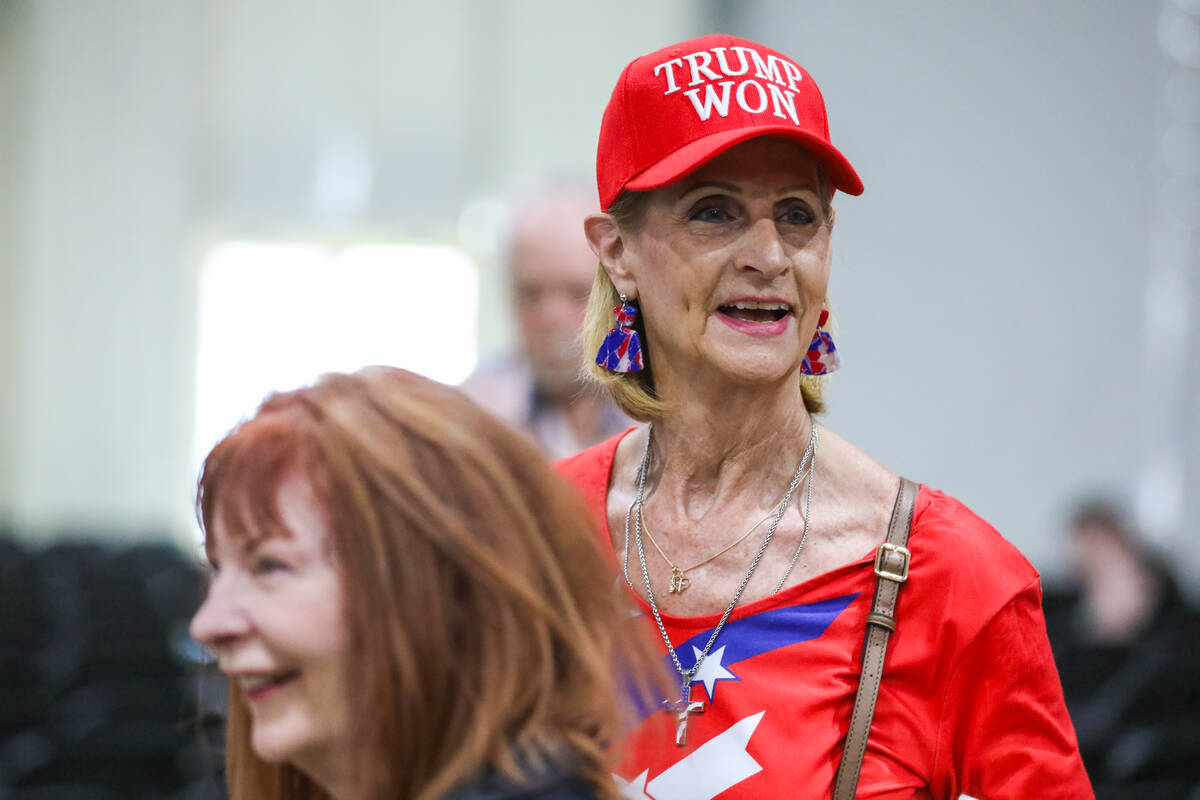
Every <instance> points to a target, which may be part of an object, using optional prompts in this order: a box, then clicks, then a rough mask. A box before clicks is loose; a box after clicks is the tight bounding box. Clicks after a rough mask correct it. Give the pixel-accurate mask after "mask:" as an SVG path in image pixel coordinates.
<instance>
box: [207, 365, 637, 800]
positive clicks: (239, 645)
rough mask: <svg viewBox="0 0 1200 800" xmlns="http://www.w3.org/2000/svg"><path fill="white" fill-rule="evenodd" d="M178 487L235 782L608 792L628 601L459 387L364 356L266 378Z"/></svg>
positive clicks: (451, 792)
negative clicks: (366, 361) (309, 377)
mask: <svg viewBox="0 0 1200 800" xmlns="http://www.w3.org/2000/svg"><path fill="white" fill-rule="evenodd" d="M197 503H198V508H199V514H200V518H201V521H202V525H203V528H204V532H205V548H206V551H207V553H208V556H209V558H210V560H211V562H212V567H213V574H212V581H211V585H210V588H209V590H208V595H207V598H206V599H205V601H204V603H203V605H202V606H201V608H200V609H199V610H198V611H197V613H196V615H195V618H194V619H193V620H192V634H193V636H194V637H195V639H196V640H197V641H199V642H201V643H202V644H204V645H205V646H206V647H207V648H209V649H210V650H211V651H212V653H214V654H215V655H216V658H217V661H218V664H219V666H220V669H221V671H222V672H223V673H225V675H226V676H227V678H228V683H229V698H230V699H229V717H228V731H227V748H226V774H227V783H228V786H229V790H230V794H231V796H232V797H233V798H234V800H272V799H273V798H316V797H332V798H335V800H347V799H348V798H354V800H384V799H385V798H386V799H387V800H395V798H420V799H421V800H431V799H432V798H442V797H453V798H458V799H459V800H467V798H484V797H486V798H489V800H500V799H501V798H529V799H530V800H534V799H535V798H542V799H544V800H558V799H560V798H561V799H563V800H567V799H569V798H595V797H613V796H614V794H613V788H612V786H611V783H610V781H609V779H608V778H607V774H608V773H607V769H606V767H605V760H606V757H605V754H604V751H603V749H602V748H603V745H604V743H606V742H609V741H611V740H613V739H614V738H615V737H617V736H618V733H619V731H618V726H619V724H620V721H619V719H618V713H619V709H620V708H621V707H622V706H621V704H620V703H618V702H617V698H616V697H615V691H616V690H615V688H614V687H615V681H614V680H613V678H612V675H613V671H614V669H617V670H622V668H623V667H624V669H623V670H622V671H623V672H624V673H625V674H628V675H630V676H633V675H636V674H638V673H636V672H630V671H629V670H630V669H637V668H639V666H640V668H645V667H646V662H643V663H642V664H640V665H638V664H637V663H636V662H637V653H638V652H639V650H638V647H637V645H636V643H634V642H631V641H630V640H627V639H626V638H625V637H626V633H625V631H626V629H627V628H628V625H627V623H623V622H622V620H627V619H628V612H627V611H626V612H624V613H622V612H621V611H620V610H619V609H618V608H617V596H616V594H615V593H614V592H613V591H612V581H611V578H609V577H608V575H607V574H606V571H605V570H604V569H602V567H601V561H600V558H599V552H598V549H597V547H596V536H595V534H594V529H593V527H592V525H591V522H590V519H589V518H588V515H587V511H586V508H585V507H584V506H583V505H582V503H581V502H580V500H579V499H578V497H577V496H576V495H575V493H574V492H573V491H572V490H571V489H570V488H569V487H568V486H567V485H566V484H565V483H564V482H563V481H562V479H560V478H559V477H558V476H557V475H555V474H554V471H553V470H552V469H551V468H550V467H549V465H548V464H547V463H546V461H545V459H544V458H543V457H542V455H541V454H540V453H539V452H538V451H537V449H536V448H535V447H534V446H533V445H532V444H530V443H529V442H527V441H526V440H524V439H523V438H522V437H520V436H518V435H517V434H515V433H513V432H512V431H510V430H509V429H508V428H506V427H505V426H504V425H502V424H501V423H500V422H498V421H496V420H494V419H493V418H492V417H490V416H489V415H487V414H486V413H484V412H483V411H481V410H480V409H479V408H478V407H477V406H475V405H474V404H473V403H471V402H470V401H469V400H468V399H467V398H465V397H464V396H463V395H462V394H461V393H460V392H458V391H457V390H455V389H452V388H449V387H446V386H442V385H440V384H437V383H434V382H433V381H430V380H427V379H425V378H422V377H419V376H417V375H414V374H412V373H408V372H405V371H402V370H397V369H390V368H384V367H375V368H369V369H365V370H362V371H360V372H357V373H354V374H352V375H342V374H334V375H327V376H325V377H324V378H322V379H321V380H319V381H318V382H317V383H316V384H315V385H313V386H311V387H307V388H301V389H297V390H295V391H291V392H286V393H282V394H275V395H272V396H270V397H268V398H267V399H266V400H265V401H264V402H263V404H262V406H261V407H260V409H259V410H258V412H257V414H256V415H255V416H254V417H253V418H251V419H250V420H248V421H246V422H244V423H242V424H241V425H240V426H238V427H237V428H235V429H234V430H233V431H232V432H231V433H230V434H229V435H228V436H227V437H226V438H225V439H224V440H223V441H221V442H220V443H219V444H217V446H216V447H215V448H214V449H213V451H212V452H211V453H210V454H209V455H208V457H207V459H206V460H205V463H204V467H203V471H202V474H201V478H200V482H199V491H198V501H197Z"/></svg>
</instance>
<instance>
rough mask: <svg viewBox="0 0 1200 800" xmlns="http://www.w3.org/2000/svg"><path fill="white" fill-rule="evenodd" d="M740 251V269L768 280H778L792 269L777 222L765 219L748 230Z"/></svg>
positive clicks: (738, 264)
mask: <svg viewBox="0 0 1200 800" xmlns="http://www.w3.org/2000/svg"><path fill="white" fill-rule="evenodd" d="M740 245H741V247H740V249H739V251H738V256H737V259H738V263H737V266H738V267H739V268H740V269H748V270H753V271H755V272H759V273H761V274H762V275H763V277H765V278H767V279H773V278H777V277H779V276H780V275H782V274H784V273H786V272H787V271H788V270H789V269H791V266H792V262H791V260H790V259H788V256H787V250H786V249H785V248H784V245H783V240H782V239H780V237H779V230H778V229H777V228H776V227H775V220H774V219H772V218H770V217H764V218H762V219H759V220H758V221H756V222H755V223H754V224H753V225H751V226H750V227H748V228H747V229H746V232H745V233H744V234H743V235H742V241H741V242H740Z"/></svg>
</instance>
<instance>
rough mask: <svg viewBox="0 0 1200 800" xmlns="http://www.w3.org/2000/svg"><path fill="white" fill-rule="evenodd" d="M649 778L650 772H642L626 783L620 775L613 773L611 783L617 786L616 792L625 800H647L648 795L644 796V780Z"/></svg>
mask: <svg viewBox="0 0 1200 800" xmlns="http://www.w3.org/2000/svg"><path fill="white" fill-rule="evenodd" d="M649 776H650V770H648V769H646V770H642V774H641V775H638V776H637V777H636V778H634V779H633V780H631V781H627V780H625V779H624V778H622V777H621V776H620V775H618V774H616V773H615V772H614V773H613V776H612V777H613V783H615V784H616V785H617V791H619V792H620V793H621V796H622V797H624V798H625V799H626V800H647V798H649V797H650V795H648V794H646V778H647V777H649Z"/></svg>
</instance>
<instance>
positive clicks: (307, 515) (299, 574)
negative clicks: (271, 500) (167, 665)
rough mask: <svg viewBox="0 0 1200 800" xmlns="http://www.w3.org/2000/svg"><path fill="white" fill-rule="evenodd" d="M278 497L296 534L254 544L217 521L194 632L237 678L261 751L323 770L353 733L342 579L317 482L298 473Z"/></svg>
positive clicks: (338, 757) (267, 757)
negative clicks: (205, 588) (209, 575)
mask: <svg viewBox="0 0 1200 800" xmlns="http://www.w3.org/2000/svg"><path fill="white" fill-rule="evenodd" d="M277 498H278V504H279V520H280V522H282V523H283V525H284V527H285V528H286V529H287V533H286V534H281V535H275V536H269V537H267V538H265V539H263V540H262V541H259V542H257V543H255V544H253V545H252V546H250V547H249V548H248V549H247V546H246V538H245V537H243V536H240V535H231V533H232V532H231V531H230V530H229V529H228V527H227V525H228V523H227V521H226V520H224V519H220V518H219V519H218V520H217V524H216V525H215V526H214V530H213V531H212V532H211V538H210V543H209V555H210V557H211V559H212V562H213V566H214V568H215V570H214V575H213V580H212V585H211V587H210V588H209V591H208V596H207V597H206V598H205V600H204V604H203V605H202V606H201V607H200V610H199V611H197V612H196V616H195V617H193V618H192V627H191V632H192V636H193V637H194V638H195V639H196V640H197V641H199V642H200V643H202V644H203V645H205V646H206V647H208V648H209V649H210V650H212V652H213V653H215V654H216V656H217V658H218V661H219V663H220V667H221V671H222V672H224V673H225V674H226V675H228V676H230V677H231V678H233V679H234V681H235V682H236V683H237V685H238V687H239V690H240V692H241V697H242V699H243V701H244V702H245V704H246V706H247V707H248V708H249V711H250V718H251V725H252V743H253V746H254V750H255V751H256V752H257V753H258V755H259V756H260V757H261V758H263V759H264V760H265V761H270V762H281V761H287V762H290V763H292V764H294V765H295V766H297V767H299V768H300V769H302V770H303V771H305V772H307V773H309V774H310V775H312V774H322V775H323V774H328V773H329V772H330V769H331V766H332V765H335V764H337V763H339V762H340V761H341V760H342V759H344V757H345V751H346V740H347V735H348V731H349V726H348V725H347V720H346V717H347V713H346V701H345V696H346V695H345V688H344V686H345V683H344V679H343V676H344V674H345V672H344V670H345V662H346V655H347V650H348V646H347V643H348V634H347V626H346V622H345V619H344V613H343V599H342V585H341V578H340V576H339V574H338V571H337V570H336V568H335V566H334V565H333V563H332V562H331V554H330V548H329V536H330V534H329V530H328V525H327V523H326V521H325V518H324V515H323V514H322V512H321V510H320V508H319V507H318V505H317V502H316V499H315V498H314V497H313V494H312V491H311V490H310V488H309V486H308V484H307V483H305V482H304V481H303V480H302V479H300V478H295V477H293V478H289V479H287V480H285V481H283V483H282V484H281V485H280V488H279V493H278V495H277Z"/></svg>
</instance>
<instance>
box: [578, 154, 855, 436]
mask: <svg viewBox="0 0 1200 800" xmlns="http://www.w3.org/2000/svg"><path fill="white" fill-rule="evenodd" d="M818 179H819V181H820V195H821V208H822V210H823V211H824V213H825V218H826V219H828V220H829V225H830V227H833V220H834V217H835V212H834V210H833V186H832V184H831V183H830V182H829V179H828V177H827V176H826V175H825V171H824V170H820V169H818ZM653 194H654V193H653V192H652V191H650V192H634V191H629V190H625V191H623V192H621V194H619V195H618V196H617V199H616V200H615V201H613V204H612V205H611V206H609V208H608V210H607V213H608V214H610V215H612V217H613V220H614V221H615V222H616V223H617V227H618V228H620V229H621V232H622V233H623V234H627V235H637V234H638V233H640V232H641V229H642V223H643V222H644V220H645V213H646V209H647V207H648V206H649V201H650V197H651V196H652V195H653ZM629 302H630V303H631V304H634V305H638V304H637V301H636V300H630V301H629ZM620 304H621V293H620V292H618V291H617V287H615V286H613V282H612V279H611V278H609V277H608V272H607V271H606V270H605V269H604V265H603V264H600V265H599V266H598V268H597V270H596V277H595V279H594V280H593V281H592V290H591V292H590V293H589V294H588V302H587V311H586V312H585V313H584V317H583V327H582V329H581V331H580V337H581V339H582V342H583V352H584V354H585V358H586V359H587V360H585V361H584V364H583V369H582V372H583V374H584V376H585V377H586V378H587V379H589V380H591V381H593V382H594V383H597V384H599V385H600V386H602V387H604V389H605V390H607V391H608V393H609V395H610V396H611V397H612V399H613V402H614V403H616V405H617V407H618V408H620V409H621V411H623V412H624V413H625V414H626V415H628V416H630V417H632V418H633V419H636V420H638V421H640V422H654V421H655V420H658V419H661V418H662V417H664V416H666V415H667V414H668V413H669V412H670V407H669V406H668V404H667V403H666V402H665V401H664V400H663V399H662V398H660V397H659V396H658V394H657V392H656V391H655V388H654V358H653V354H652V352H651V350H652V347H653V343H652V342H650V341H649V340H648V338H647V336H646V327H645V324H644V322H643V317H642V314H641V313H639V314H638V315H637V318H636V319H635V320H634V324H633V327H634V330H636V331H637V334H638V338H639V339H640V340H641V345H642V361H643V363H644V364H645V368H644V369H642V370H641V371H639V372H628V373H619V372H610V371H609V370H607V369H605V368H604V367H601V366H600V365H599V364H597V363H596V362H595V360H594V356H591V354H594V353H595V352H596V351H598V350H599V349H600V345H601V343H602V342H603V341H604V337H605V336H607V335H608V332H609V331H610V330H612V327H613V308H615V307H616V306H618V305H620ZM825 307H826V308H830V305H829V301H828V298H827V299H826V301H825ZM640 310H641V309H640V308H639V312H640ZM832 316H833V315H832V309H830V321H829V326H831V325H832V324H833V320H832ZM829 326H827V328H828V327H829ZM589 356H591V357H589ZM824 386H825V385H824V379H823V378H819V377H817V376H815V375H801V376H800V394H801V396H802V397H803V398H804V407H805V408H806V409H808V411H809V412H810V413H813V414H821V413H823V412H824V411H825V399H824Z"/></svg>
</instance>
